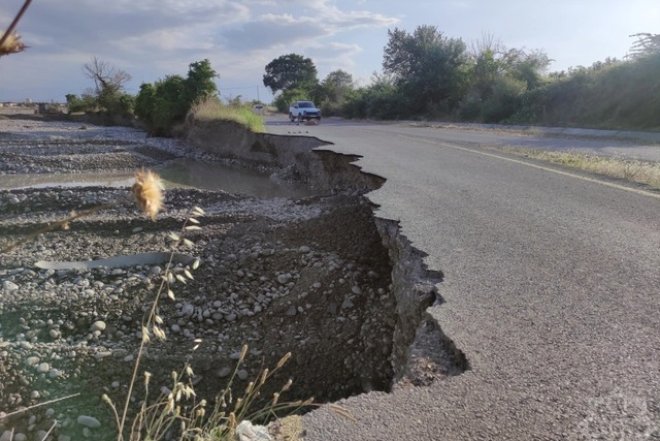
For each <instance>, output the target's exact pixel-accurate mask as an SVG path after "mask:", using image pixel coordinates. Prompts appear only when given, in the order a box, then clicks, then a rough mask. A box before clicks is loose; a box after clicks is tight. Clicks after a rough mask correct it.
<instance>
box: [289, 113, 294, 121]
mask: <svg viewBox="0 0 660 441" xmlns="http://www.w3.org/2000/svg"><path fill="white" fill-rule="evenodd" d="M295 120H296V119H295V118H294V117H293V113H291V112H289V121H291V122H294V121H295Z"/></svg>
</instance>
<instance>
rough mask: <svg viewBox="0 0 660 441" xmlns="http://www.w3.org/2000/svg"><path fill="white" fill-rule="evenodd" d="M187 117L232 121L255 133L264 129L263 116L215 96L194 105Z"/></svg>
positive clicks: (201, 119)
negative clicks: (223, 101)
mask: <svg viewBox="0 0 660 441" xmlns="http://www.w3.org/2000/svg"><path fill="white" fill-rule="evenodd" d="M188 117H189V118H192V119H194V120H198V121H211V120H220V121H234V122H237V123H239V124H242V125H244V126H245V127H247V128H248V129H250V130H251V131H253V132H257V133H261V132H264V131H265V130H266V129H265V126H264V120H263V118H262V117H261V116H260V115H257V114H256V113H254V112H253V111H252V109H251V108H250V107H249V106H246V105H241V106H235V105H225V104H223V103H222V102H220V100H218V99H217V98H209V99H207V100H205V101H202V102H201V103H198V104H196V105H194V106H193V107H192V109H190V113H189V114H188Z"/></svg>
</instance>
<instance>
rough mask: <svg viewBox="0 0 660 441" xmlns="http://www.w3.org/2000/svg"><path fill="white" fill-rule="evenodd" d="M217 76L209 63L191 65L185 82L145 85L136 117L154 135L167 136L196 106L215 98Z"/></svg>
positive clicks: (174, 78) (174, 80) (179, 79)
mask: <svg viewBox="0 0 660 441" xmlns="http://www.w3.org/2000/svg"><path fill="white" fill-rule="evenodd" d="M217 76H218V74H217V73H216V72H215V70H213V68H212V67H211V62H210V61H209V60H207V59H204V60H202V61H196V62H194V63H190V65H189V66H188V75H187V76H186V78H183V77H181V76H180V75H168V76H166V77H165V78H164V79H162V80H159V81H156V83H155V84H150V83H143V84H142V85H140V92H139V93H138V96H137V98H136V99H135V114H136V116H137V117H138V118H139V119H140V121H142V122H143V123H145V124H146V126H147V129H148V130H149V131H150V132H151V133H152V134H155V135H168V134H170V133H171V130H172V128H173V127H174V126H175V125H176V124H178V123H181V122H183V120H184V119H185V117H186V115H187V114H188V112H189V111H190V109H191V108H192V106H193V105H194V104H196V103H199V102H201V101H203V100H205V99H207V98H209V97H213V96H215V95H216V93H217V91H218V89H217V87H216V85H215V81H214V78H215V77H217Z"/></svg>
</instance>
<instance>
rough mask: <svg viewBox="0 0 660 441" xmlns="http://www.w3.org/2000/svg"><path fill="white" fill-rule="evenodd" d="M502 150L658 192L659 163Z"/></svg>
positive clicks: (571, 153)
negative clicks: (646, 186) (632, 183)
mask: <svg viewBox="0 0 660 441" xmlns="http://www.w3.org/2000/svg"><path fill="white" fill-rule="evenodd" d="M503 150H504V151H505V152H507V153H513V154H515V155H518V156H524V157H526V158H532V159H538V160H541V161H547V162H550V163H553V164H559V165H563V166H566V167H571V168H575V169H579V170H585V171H588V172H592V173H597V174H601V175H605V176H610V177H614V178H619V179H625V180H627V181H630V182H636V183H640V184H646V185H649V186H651V187H653V188H656V189H659V190H660V163H657V162H648V161H639V160H635V159H623V158H616V157H609V156H597V155H588V154H584V153H577V152H557V151H546V150H535V149H528V148H518V147H505V148H504V149H503Z"/></svg>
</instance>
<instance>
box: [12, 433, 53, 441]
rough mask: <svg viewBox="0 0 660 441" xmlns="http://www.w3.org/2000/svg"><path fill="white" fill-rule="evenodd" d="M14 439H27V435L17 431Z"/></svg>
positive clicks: (16, 440) (23, 440)
mask: <svg viewBox="0 0 660 441" xmlns="http://www.w3.org/2000/svg"><path fill="white" fill-rule="evenodd" d="M45 433H46V432H44V434H45ZM37 439H43V438H37ZM14 441H27V435H26V434H24V433H20V432H18V433H15V434H14Z"/></svg>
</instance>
